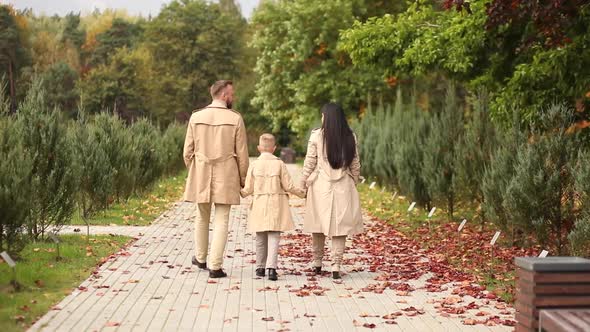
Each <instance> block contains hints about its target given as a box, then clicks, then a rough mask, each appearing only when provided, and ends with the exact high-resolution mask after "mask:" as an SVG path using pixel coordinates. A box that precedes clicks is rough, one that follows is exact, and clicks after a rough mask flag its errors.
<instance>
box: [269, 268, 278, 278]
mask: <svg viewBox="0 0 590 332" xmlns="http://www.w3.org/2000/svg"><path fill="white" fill-rule="evenodd" d="M277 279H278V276H277V270H276V269H268V280H272V281H275V280H277Z"/></svg>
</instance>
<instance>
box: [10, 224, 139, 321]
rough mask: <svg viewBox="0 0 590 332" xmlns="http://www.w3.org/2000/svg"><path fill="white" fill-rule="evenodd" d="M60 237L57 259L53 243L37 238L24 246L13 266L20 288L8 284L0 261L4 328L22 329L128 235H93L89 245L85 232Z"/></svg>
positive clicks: (83, 277) (124, 240) (63, 294)
mask: <svg viewBox="0 0 590 332" xmlns="http://www.w3.org/2000/svg"><path fill="white" fill-rule="evenodd" d="M61 240H62V243H61V244H60V256H61V257H62V259H61V260H59V261H58V260H56V251H55V244H53V243H49V242H37V243H30V244H28V245H27V246H26V247H25V249H24V250H23V251H22V252H21V256H20V258H19V260H18V261H17V266H16V275H17V281H18V283H19V284H20V285H21V289H20V290H19V291H15V289H14V287H13V286H12V285H11V284H10V280H11V277H12V271H11V269H10V268H9V267H8V265H7V264H4V263H3V264H0V326H2V327H3V332H7V331H23V330H25V329H26V328H27V327H28V326H30V325H31V323H32V322H33V321H35V320H37V319H38V318H39V317H41V316H42V315H43V314H45V313H46V312H47V311H48V310H49V309H50V308H51V307H52V306H53V305H55V304H57V303H58V302H59V301H60V300H62V299H63V298H64V297H65V296H66V295H68V294H69V293H70V292H71V291H72V289H73V288H75V287H77V286H78V285H79V284H80V283H81V282H82V281H83V280H85V279H86V278H88V276H89V275H90V273H91V271H92V270H93V269H94V268H95V267H96V266H97V265H98V264H99V262H101V260H102V259H103V257H107V256H108V255H110V254H112V253H115V252H117V251H118V250H119V249H120V248H121V247H123V246H124V245H125V244H126V243H127V242H129V240H130V238H129V237H125V236H108V235H107V236H93V237H91V238H90V244H89V245H88V246H87V241H86V237H85V236H79V235H64V236H63V237H62V238H61Z"/></svg>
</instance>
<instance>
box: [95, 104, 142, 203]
mask: <svg viewBox="0 0 590 332" xmlns="http://www.w3.org/2000/svg"><path fill="white" fill-rule="evenodd" d="M93 120H94V122H93V124H94V127H95V130H94V131H93V140H95V141H96V144H98V145H100V146H102V147H103V149H104V153H105V155H106V159H107V160H108V161H109V162H110V165H111V168H112V169H113V172H114V179H113V187H114V196H111V197H109V201H108V203H109V204H110V203H112V202H113V201H115V200H118V201H119V202H121V201H124V200H127V199H128V198H129V197H130V196H131V195H132V194H133V193H134V192H135V189H136V182H137V178H138V174H139V172H142V171H143V170H142V169H140V168H139V163H140V160H139V158H140V156H139V153H138V152H137V147H136V146H135V144H134V141H133V137H132V135H131V132H130V131H129V130H128V129H127V128H126V127H125V123H124V122H123V120H121V118H120V117H119V116H117V115H113V114H108V113H106V112H104V113H100V114H98V115H96V116H95V117H94V118H93Z"/></svg>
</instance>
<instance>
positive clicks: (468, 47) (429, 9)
mask: <svg viewBox="0 0 590 332" xmlns="http://www.w3.org/2000/svg"><path fill="white" fill-rule="evenodd" d="M447 4H450V2H449V1H447ZM454 4H455V5H456V7H459V9H462V10H460V11H449V10H444V9H443V8H440V7H439V6H438V4H436V3H432V2H430V1H425V0H424V1H418V2H415V3H412V4H411V5H410V6H409V7H408V10H407V11H406V12H405V13H403V14H400V15H397V16H393V15H384V16H383V17H376V18H373V19H370V20H368V21H367V22H364V23H362V22H360V21H357V22H355V23H354V25H353V26H352V28H349V29H348V30H346V31H344V32H343V33H342V37H341V49H342V50H344V51H346V52H347V53H348V54H350V57H351V59H352V61H353V63H354V64H355V65H357V66H362V67H368V68H373V69H375V70H378V71H380V72H381V73H383V75H384V76H385V77H387V76H391V75H393V76H401V77H405V76H412V77H420V76H423V75H425V74H426V73H432V72H438V73H442V74H443V75H444V76H446V77H449V78H452V79H454V80H456V81H458V82H460V83H462V84H464V85H465V86H466V87H467V88H469V89H470V90H471V91H477V89H478V88H480V87H485V88H487V89H488V90H489V91H490V92H491V93H492V95H493V97H492V103H491V112H492V115H493V117H494V118H495V119H499V120H501V121H503V122H504V123H510V120H511V115H512V109H514V108H516V109H519V111H520V112H521V113H523V114H522V116H521V117H520V118H521V120H522V121H524V122H526V124H532V123H533V122H534V121H535V120H537V119H539V118H540V117H541V113H542V112H543V111H544V110H546V109H547V107H546V105H549V104H551V103H553V102H555V100H558V101H561V102H565V103H567V104H568V105H569V106H571V107H573V106H574V105H578V109H580V110H584V109H585V106H587V104H588V98H587V97H586V96H585V94H586V92H587V87H588V85H589V84H590V82H589V81H588V80H589V77H590V72H588V70H590V69H589V68H590V64H589V63H588V61H589V60H588V59H590V56H588V54H587V53H588V52H589V51H588V49H589V47H588V41H589V40H590V38H589V37H588V36H590V19H589V17H590V5H589V2H588V1H585V0H568V1H549V2H548V3H546V2H543V3H540V2H536V1H517V2H514V1H507V0H494V1H491V2H488V5H489V6H486V3H485V2H476V1H471V2H467V1H456V2H454ZM506 6H509V7H510V9H509V10H505V7H506ZM465 8H467V9H465ZM463 9H465V10H463ZM577 116H578V117H583V118H587V114H578V115H577Z"/></svg>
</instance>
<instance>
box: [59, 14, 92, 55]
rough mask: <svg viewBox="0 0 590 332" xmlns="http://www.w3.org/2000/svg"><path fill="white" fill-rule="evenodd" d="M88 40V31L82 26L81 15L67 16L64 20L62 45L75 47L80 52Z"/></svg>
mask: <svg viewBox="0 0 590 332" xmlns="http://www.w3.org/2000/svg"><path fill="white" fill-rule="evenodd" d="M85 39H86V31H84V30H83V29H82V28H81V26H80V13H78V14H74V13H73V12H71V13H69V14H67V15H66V17H65V18H64V29H63V32H62V39H61V41H62V43H64V44H67V43H70V44H71V45H73V46H75V47H76V49H77V50H78V51H79V50H80V49H81V48H82V44H84V40H85Z"/></svg>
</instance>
